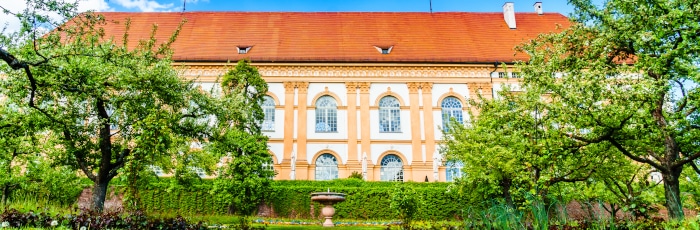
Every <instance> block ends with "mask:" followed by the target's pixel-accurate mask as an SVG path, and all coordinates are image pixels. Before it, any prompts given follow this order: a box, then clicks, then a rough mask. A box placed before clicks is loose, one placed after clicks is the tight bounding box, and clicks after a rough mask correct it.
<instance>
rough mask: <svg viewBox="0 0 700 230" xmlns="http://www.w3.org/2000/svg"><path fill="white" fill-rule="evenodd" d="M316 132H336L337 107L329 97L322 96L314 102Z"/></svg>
mask: <svg viewBox="0 0 700 230" xmlns="http://www.w3.org/2000/svg"><path fill="white" fill-rule="evenodd" d="M316 132H317V133H329V132H338V105H337V104H336V103H335V99H334V98H333V97H331V96H323V97H320V98H319V99H318V101H316Z"/></svg>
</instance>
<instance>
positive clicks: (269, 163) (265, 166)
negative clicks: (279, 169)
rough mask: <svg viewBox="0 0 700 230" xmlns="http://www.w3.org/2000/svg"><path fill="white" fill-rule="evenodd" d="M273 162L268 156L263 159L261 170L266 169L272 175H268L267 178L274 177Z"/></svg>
mask: <svg viewBox="0 0 700 230" xmlns="http://www.w3.org/2000/svg"><path fill="white" fill-rule="evenodd" d="M273 165H274V162H272V157H270V158H269V159H268V160H267V161H264V162H263V163H262V168H263V170H267V171H270V172H272V176H270V177H268V179H271V180H272V179H274V178H275V174H276V173H275V167H274V166H273Z"/></svg>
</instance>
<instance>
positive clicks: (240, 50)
mask: <svg viewBox="0 0 700 230" xmlns="http://www.w3.org/2000/svg"><path fill="white" fill-rule="evenodd" d="M250 48H253V47H252V46H237V47H236V49H238V54H247V53H248V51H250Z"/></svg>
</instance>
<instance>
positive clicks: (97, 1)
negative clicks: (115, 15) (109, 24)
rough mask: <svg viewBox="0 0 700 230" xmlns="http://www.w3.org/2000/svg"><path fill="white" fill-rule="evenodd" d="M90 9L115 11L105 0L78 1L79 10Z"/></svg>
mask: <svg viewBox="0 0 700 230" xmlns="http://www.w3.org/2000/svg"><path fill="white" fill-rule="evenodd" d="M88 10H92V11H98V12H104V11H113V10H114V9H112V8H111V7H109V3H107V2H106V1H105V0H81V1H80V2H79V3H78V11H80V12H85V11H88Z"/></svg>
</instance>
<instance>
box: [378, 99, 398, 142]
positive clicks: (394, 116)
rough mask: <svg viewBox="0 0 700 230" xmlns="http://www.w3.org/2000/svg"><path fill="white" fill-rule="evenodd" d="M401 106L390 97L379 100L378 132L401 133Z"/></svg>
mask: <svg viewBox="0 0 700 230" xmlns="http://www.w3.org/2000/svg"><path fill="white" fill-rule="evenodd" d="M400 107H401V105H400V104H399V100H397V99H396V98H395V97H392V96H386V97H383V98H382V99H381V100H379V132H382V133H396V132H401V108H400Z"/></svg>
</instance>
